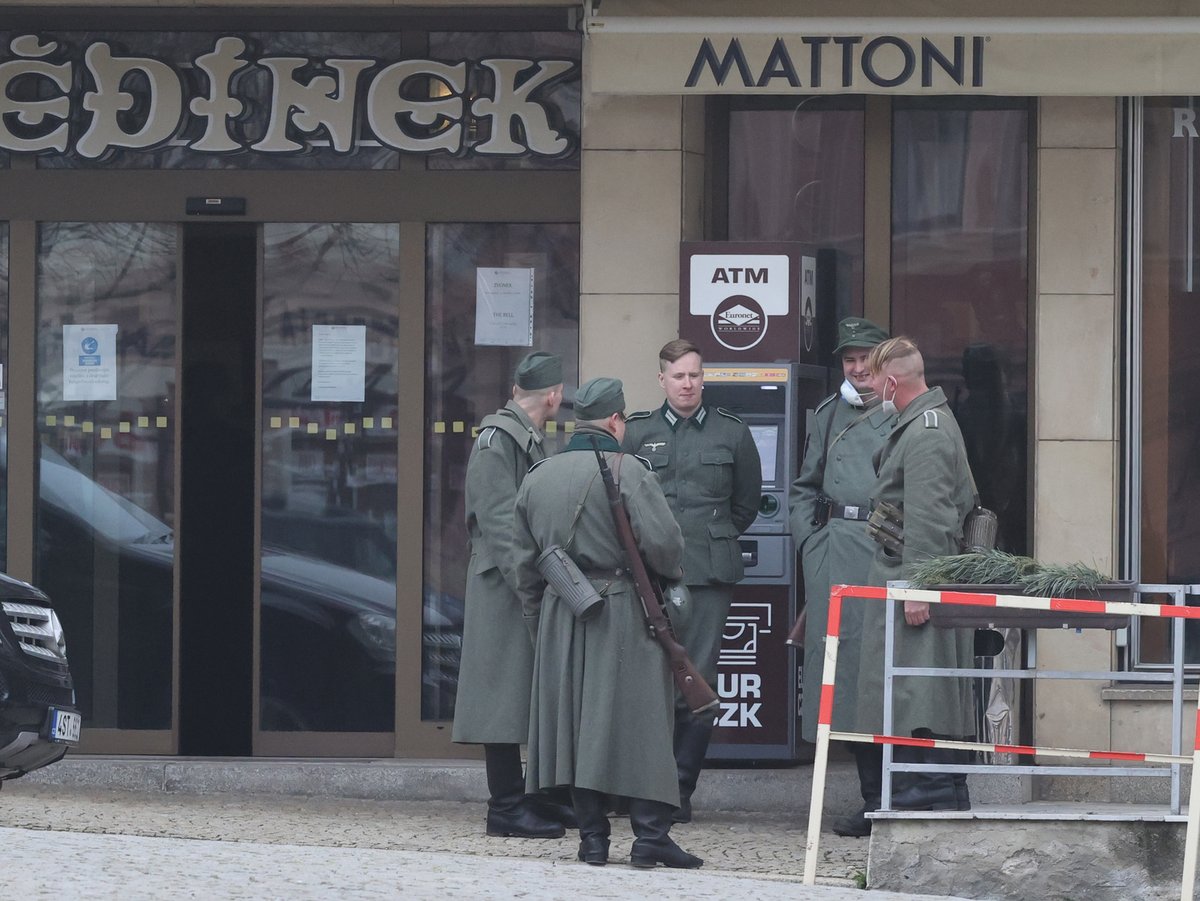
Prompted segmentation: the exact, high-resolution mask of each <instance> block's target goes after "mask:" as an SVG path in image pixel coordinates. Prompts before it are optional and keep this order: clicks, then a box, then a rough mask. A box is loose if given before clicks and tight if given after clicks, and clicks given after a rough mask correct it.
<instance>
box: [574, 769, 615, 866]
mask: <svg viewBox="0 0 1200 901" xmlns="http://www.w3.org/2000/svg"><path fill="white" fill-rule="evenodd" d="M571 803H572V804H573V805H574V809H575V816H576V817H578V819H579V854H578V857H579V859H580V860H582V861H583V862H584V863H587V864H591V865H592V866H594V867H602V866H604V865H605V864H606V863H608V833H609V823H608V817H607V816H605V815H604V810H605V808H606V807H607V806H608V796H607V795H605V794H604V793H603V792H598V791H592V790H591V789H590V788H576V787H574V786H572V787H571Z"/></svg>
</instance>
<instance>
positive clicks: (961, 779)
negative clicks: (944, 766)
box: [953, 773, 971, 810]
mask: <svg viewBox="0 0 1200 901" xmlns="http://www.w3.org/2000/svg"><path fill="white" fill-rule="evenodd" d="M953 778H954V801H955V809H956V810H970V809H971V792H970V791H969V790H968V789H967V777H966V776H962V775H959V774H957V773H956V774H955V775H954V777H953Z"/></svg>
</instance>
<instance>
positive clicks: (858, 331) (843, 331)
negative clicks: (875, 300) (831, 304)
mask: <svg viewBox="0 0 1200 901" xmlns="http://www.w3.org/2000/svg"><path fill="white" fill-rule="evenodd" d="M887 339H888V333H887V332H885V331H884V330H883V329H881V328H880V327H879V326H877V325H876V324H875V323H874V322H872V321H871V320H870V319H861V318H859V317H858V316H849V317H847V318H845V319H843V320H842V321H841V322H839V323H838V343H837V347H835V348H834V349H833V352H834V353H835V354H840V353H841V352H842V351H843V350H845V349H846V348H847V347H874V346H875V345H876V344H879V343H881V342H883V341H886V340H887Z"/></svg>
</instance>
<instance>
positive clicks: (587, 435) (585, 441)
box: [563, 427, 621, 454]
mask: <svg viewBox="0 0 1200 901" xmlns="http://www.w3.org/2000/svg"><path fill="white" fill-rule="evenodd" d="M593 438H595V439H596V443H597V444H598V445H600V450H602V451H607V452H609V453H613V454H619V453H620V452H621V445H620V444H618V443H617V439H616V438H614V437H613V436H612V435H610V434H609V433H608V432H606V431H604V430H603V429H593V428H590V427H589V428H582V429H576V430H575V434H573V435H572V436H571V440H570V441H568V442H567V446H566V447H565V448H563V453H564V454H565V453H567V452H568V451H589V452H590V451H591V450H592V439H593Z"/></svg>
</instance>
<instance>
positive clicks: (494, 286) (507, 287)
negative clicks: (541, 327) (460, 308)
mask: <svg viewBox="0 0 1200 901" xmlns="http://www.w3.org/2000/svg"><path fill="white" fill-rule="evenodd" d="M533 272H534V271H533V270H532V269H485V268H482V267H481V268H479V269H476V270H475V343H476V344H489V345H499V346H502V347H532V346H533Z"/></svg>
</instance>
